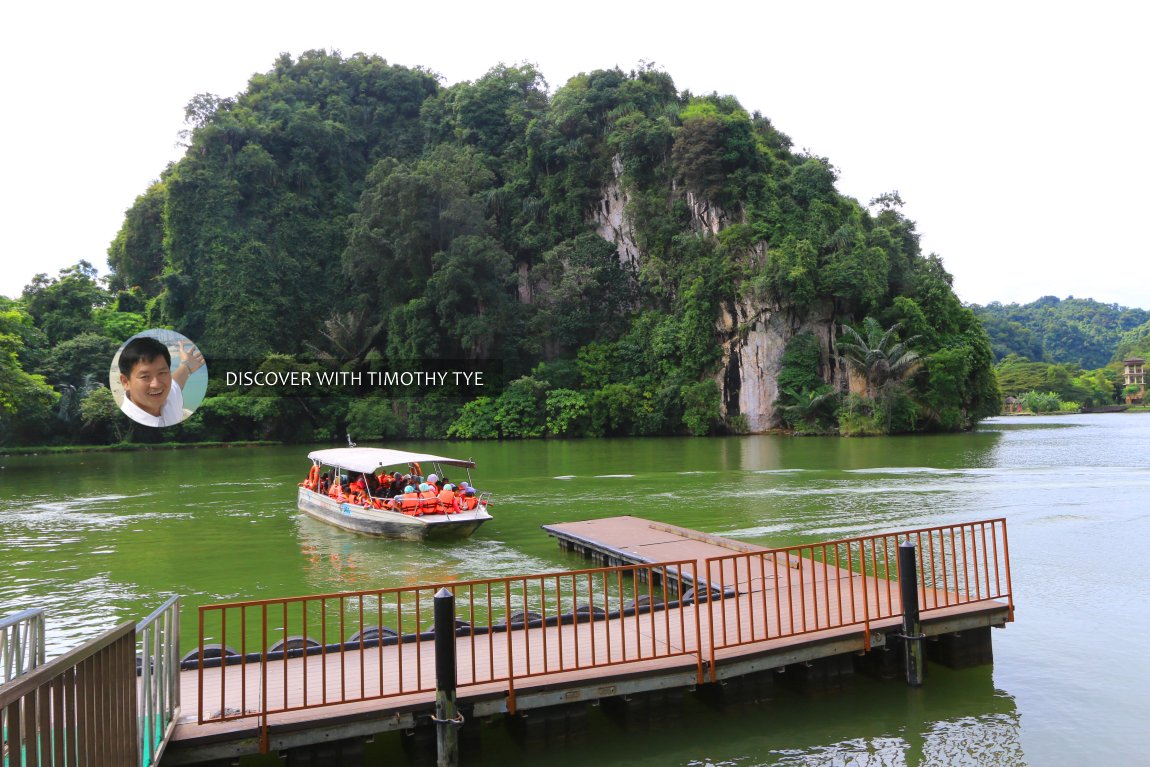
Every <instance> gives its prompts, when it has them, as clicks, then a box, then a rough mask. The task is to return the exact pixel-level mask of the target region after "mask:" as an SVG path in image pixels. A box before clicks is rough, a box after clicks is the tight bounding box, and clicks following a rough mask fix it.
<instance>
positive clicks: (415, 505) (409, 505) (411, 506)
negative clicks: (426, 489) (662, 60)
mask: <svg viewBox="0 0 1150 767" xmlns="http://www.w3.org/2000/svg"><path fill="white" fill-rule="evenodd" d="M395 502H396V504H397V508H398V509H399V510H400V511H401V512H403V513H404V514H407V515H408V516H411V517H418V516H421V515H422V512H421V511H420V510H419V495H418V494H417V493H416V492H415V488H414V487H412V486H411V485H408V486H407V487H405V488H403V495H399V496H396V498H395Z"/></svg>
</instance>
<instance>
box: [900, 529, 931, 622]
mask: <svg viewBox="0 0 1150 767" xmlns="http://www.w3.org/2000/svg"><path fill="white" fill-rule="evenodd" d="M926 542H927V546H926V548H923V545H922V533H921V532H919V533H918V550H919V551H920V552H922V555H923V557H924V558H925V557H926V556H927V555H929V556H930V591H931V607H938V577H937V576H936V574H935V564H934V560H935V557H934V534H933V533H931V532H927V534H926ZM926 596H927V593H926V567H923V572H922V594H921V595H920V597H919V602H920V603H921V604H922V605H923V607H925V606H926V601H927V600H926ZM900 612H901V611H900Z"/></svg>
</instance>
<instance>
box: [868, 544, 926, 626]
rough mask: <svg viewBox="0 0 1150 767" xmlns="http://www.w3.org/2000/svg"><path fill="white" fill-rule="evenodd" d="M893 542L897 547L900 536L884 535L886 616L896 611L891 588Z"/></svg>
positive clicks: (920, 548)
mask: <svg viewBox="0 0 1150 767" xmlns="http://www.w3.org/2000/svg"><path fill="white" fill-rule="evenodd" d="M891 543H894V545H895V547H896V549H897V547H898V537H897V536H890V535H886V536H883V542H882V577H883V580H884V581H886V612H885V613H884V614H883V615H884V617H886V616H889V615H891V614H892V613H893V612H894V611H893V610H892V609H891V608H892V606H893V605H894V602H893V600H892V599H891V590H890V549H891ZM919 551H922V547H921V546H920V547H919ZM876 575H877V573H876Z"/></svg>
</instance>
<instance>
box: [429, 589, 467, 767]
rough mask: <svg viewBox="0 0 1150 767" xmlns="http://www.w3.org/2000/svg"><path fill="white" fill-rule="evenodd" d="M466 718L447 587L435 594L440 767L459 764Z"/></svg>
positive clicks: (437, 733)
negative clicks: (458, 694) (458, 703)
mask: <svg viewBox="0 0 1150 767" xmlns="http://www.w3.org/2000/svg"><path fill="white" fill-rule="evenodd" d="M462 723H463V718H462V717H461V716H459V713H458V712H457V711H456V710H455V597H454V596H452V594H451V592H450V591H448V590H447V589H446V588H441V589H440V590H439V591H438V592H436V594H435V744H436V750H437V753H438V755H439V756H438V759H439V761H438V762H436V764H437V765H438V767H456V766H457V765H458V764H459V732H458V729H457V728H458V727H459V726H460V725H461V724H462Z"/></svg>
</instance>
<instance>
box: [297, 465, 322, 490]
mask: <svg viewBox="0 0 1150 767" xmlns="http://www.w3.org/2000/svg"><path fill="white" fill-rule="evenodd" d="M299 484H300V487H306V488H307V489H308V490H313V491H314V490H316V489H317V488H318V487H319V464H315V463H313V464H312V465H311V471H309V472H308V473H307V479H305V480H304V481H303V482H300V483H299Z"/></svg>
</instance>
